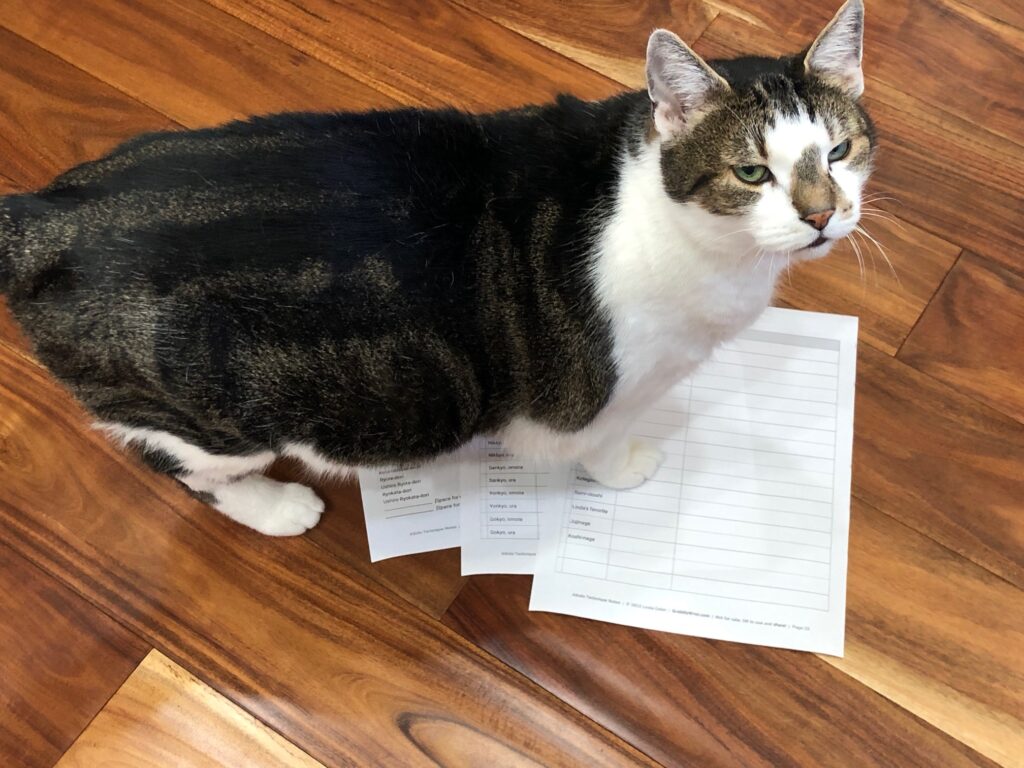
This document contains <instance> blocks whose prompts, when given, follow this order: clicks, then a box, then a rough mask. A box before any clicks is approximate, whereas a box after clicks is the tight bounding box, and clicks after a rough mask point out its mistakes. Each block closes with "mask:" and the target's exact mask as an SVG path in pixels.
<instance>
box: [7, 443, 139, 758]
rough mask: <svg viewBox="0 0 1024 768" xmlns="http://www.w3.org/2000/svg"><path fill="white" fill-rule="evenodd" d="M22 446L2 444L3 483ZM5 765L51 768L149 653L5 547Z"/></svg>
mask: <svg viewBox="0 0 1024 768" xmlns="http://www.w3.org/2000/svg"><path fill="white" fill-rule="evenodd" d="M17 458H18V457H17V453H16V452H15V448H14V447H13V446H11V445H10V444H9V443H7V442H6V441H3V440H0V485H6V484H7V483H9V482H11V471H10V467H11V464H12V463H14V462H16V461H17ZM0 616H2V617H3V619H2V620H0V648H2V649H3V674H2V675H0V765H9V766H19V768H36V767H37V766H38V767H39V768H49V766H51V765H53V763H54V762H55V761H56V760H57V758H59V757H60V755H61V753H62V752H64V750H65V749H67V748H68V746H70V744H71V743H72V742H73V741H74V740H75V738H76V737H77V736H78V734H79V733H81V732H82V729H83V728H85V726H86V725H87V724H88V723H89V720H90V719H92V717H93V716H94V715H95V714H96V713H97V712H98V711H99V710H100V709H101V708H102V707H103V705H104V703H105V702H106V701H107V699H108V698H110V696H111V695H112V694H113V693H114V691H116V690H117V688H118V686H120V685H121V683H122V682H124V679H125V678H126V677H127V676H128V675H129V674H130V673H131V671H132V669H133V668H134V667H135V665H136V664H138V663H139V660H140V659H141V658H142V657H143V656H144V655H145V653H146V650H147V648H146V646H145V644H144V643H143V642H142V641H141V640H140V639H139V638H137V637H136V636H135V635H133V634H132V633H131V632H129V631H128V630H127V629H125V628H124V627H123V626H121V625H120V624H118V623H117V622H115V621H113V620H112V619H110V618H109V617H108V616H107V615H106V614H104V613H103V612H102V611H100V610H99V609H98V608H96V607H95V606H93V605H90V604H89V603H88V602H87V601H85V600H83V599H82V598H81V597H79V596H78V595H76V594H75V593H74V592H72V591H71V590H70V589H68V588H67V587H65V586H64V585H63V584H61V583H60V582H59V581H57V580H56V579H54V578H53V577H52V576H49V575H48V574H46V573H44V572H43V571H41V570H40V569H39V568H37V567H36V566H35V565H33V564H32V563H30V562H29V561H28V560H26V559H25V558H24V557H22V556H21V555H19V554H18V553H16V552H15V551H14V550H13V549H11V547H10V546H8V544H7V542H0Z"/></svg>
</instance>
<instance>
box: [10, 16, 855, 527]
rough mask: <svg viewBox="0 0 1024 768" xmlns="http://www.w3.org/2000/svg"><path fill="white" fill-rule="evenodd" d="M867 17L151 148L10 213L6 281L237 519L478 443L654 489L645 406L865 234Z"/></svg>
mask: <svg viewBox="0 0 1024 768" xmlns="http://www.w3.org/2000/svg"><path fill="white" fill-rule="evenodd" d="M863 23H864V9H863V5H862V2H861V0H849V1H848V2H847V3H846V4H845V5H844V6H843V7H842V8H841V9H840V10H839V11H838V13H837V14H836V16H835V17H834V18H833V20H832V21H831V22H830V23H829V24H828V26H827V27H826V28H825V29H824V30H823V31H822V33H821V34H820V35H819V36H818V37H817V39H816V40H815V41H814V42H813V43H812V44H811V45H810V47H809V48H808V49H806V50H805V51H804V52H802V53H800V54H797V55H794V56H789V57H784V58H780V59H771V58H764V57H744V58H738V59H733V60H724V61H712V62H710V63H707V62H705V61H704V60H702V59H701V58H700V57H699V56H698V55H697V54H695V53H694V52H693V51H692V50H691V49H690V48H689V47H688V46H687V45H686V44H685V43H683V42H682V41H681V40H680V39H679V38H678V37H677V36H676V35H674V34H673V33H671V32H669V31H667V30H663V29H659V30H656V31H654V33H653V34H652V35H651V36H650V39H649V41H648V46H647V59H646V76H647V89H646V90H644V91H636V92H628V93H623V94H621V95H618V96H615V97H612V98H609V99H607V100H604V101H598V102H584V101H580V100H578V99H575V98H571V97H568V96H562V97H559V98H558V100H557V101H556V102H555V103H553V104H547V105H543V106H529V107H524V108H520V109H512V110H508V111H502V112H496V113H492V114H484V115H473V114H467V113H464V112H459V111H456V110H452V109H441V110H420V109H398V110H392V111H373V112H366V113H346V112H340V113H333V114H308V113H300V114H281V115H272V116H266V117H257V118H253V119H250V120H247V121H240V122H234V123H230V124H228V125H225V126H222V127H218V128H212V129H204V130H195V131H185V132H167V133H157V134H149V135H145V136H141V137H139V138H136V139H133V140H131V141H128V142H127V143H125V144H123V145H122V146H121V147H119V148H118V149H116V150H114V151H113V152H112V153H111V154H109V155H107V156H106V157H105V158H103V159H100V160H97V161H95V162H90V163H86V164H84V165H81V166H79V167H77V168H74V169H72V170H70V171H68V172H67V173H65V174H63V175H61V176H60V177H58V178H57V179H56V180H55V181H54V182H52V183H51V184H50V185H49V186H48V187H46V188H45V189H42V190H41V191H39V192H37V193H34V194H20V195H12V196H8V197H6V198H4V199H3V200H2V202H0V290H3V291H4V292H5V293H6V294H7V296H8V301H9V304H10V308H11V310H12V312H13V314H14V316H15V317H16V319H17V320H18V321H19V323H20V324H21V325H22V326H23V328H24V329H25V330H26V332H27V334H28V336H29V337H30V338H31V340H32V343H33V347H34V350H35V354H36V355H37V356H38V358H39V359H40V360H41V361H42V362H43V363H44V364H45V365H46V366H47V367H48V368H49V369H50V370H51V371H52V372H53V373H54V374H55V375H56V376H57V377H58V378H59V379H60V380H62V381H63V382H64V383H65V384H66V385H67V386H68V387H69V388H70V389H71V390H72V391H73V392H74V393H75V395H76V396H77V397H78V398H79V399H80V400H81V401H82V402H83V403H84V404H85V406H86V407H87V408H89V409H90V410H91V412H92V413H93V414H95V417H96V419H97V426H98V427H99V428H102V429H104V430H106V431H107V432H108V433H109V434H110V435H111V436H113V437H114V438H116V439H118V440H120V441H122V442H123V443H124V444H126V445H127V446H129V447H131V448H133V449H135V450H137V451H138V452H139V455H140V456H141V457H142V458H143V459H144V460H145V461H146V462H148V463H149V464H150V465H151V466H152V467H154V468H155V469H157V470H159V471H162V472H165V473H168V474H170V475H171V476H173V477H175V478H177V479H178V480H180V481H181V482H182V483H183V484H184V485H185V486H187V488H188V489H189V490H190V491H191V492H192V493H193V494H195V495H197V496H199V497H200V498H203V499H205V500H206V501H208V502H209V503H210V504H211V505H213V506H214V507H216V508H217V509H218V510H220V511H221V512H223V513H224V514H226V515H228V516H229V517H231V518H233V519H234V520H236V521H238V522H240V523H243V524H245V525H247V526H250V527H252V528H254V529H256V530H258V531H261V532H263V533H266V534H271V535H296V534H300V533H302V532H304V531H305V530H307V529H309V528H310V527H312V526H313V525H315V524H316V522H317V521H318V520H319V518H320V515H321V512H322V511H323V503H322V501H321V500H320V499H319V498H318V497H317V495H316V494H315V493H314V492H313V491H312V490H311V489H310V488H308V487H306V486H305V485H302V484H297V483H282V482H277V481H275V480H271V479H269V478H267V477H265V476H263V475H262V474H261V472H262V470H264V469H265V468H266V467H268V466H269V465H270V464H271V462H272V461H274V459H275V458H276V457H279V456H291V457H295V458H297V459H299V460H301V461H302V462H304V463H305V464H306V465H307V466H308V467H309V468H311V469H312V470H314V471H315V472H322V473H344V472H346V471H350V470H351V469H352V468H353V467H361V466H375V465H383V464H391V463H398V462H410V461H418V460H425V459H430V458H432V457H437V456H440V455H443V454H446V453H448V452H451V451H454V450H456V449H458V448H459V447H460V446H462V445H464V444H465V443H466V442H467V441H469V440H470V439H471V438H472V437H474V436H475V435H477V434H481V433H487V434H497V435H500V436H501V437H502V439H503V440H504V441H505V443H506V444H507V446H508V447H509V448H510V449H511V450H513V451H516V452H521V453H523V454H528V455H531V456H537V457H544V458H550V459H559V460H580V461H581V462H582V463H583V465H584V467H585V468H586V469H587V470H588V471H589V472H590V473H591V474H592V475H593V476H594V478H595V479H596V480H598V481H599V482H601V483H603V484H605V485H607V486H610V487H615V488H626V487H632V486H636V485H638V484H640V483H642V482H644V480H645V479H647V478H649V477H650V476H651V475H652V474H653V473H654V472H655V471H656V469H657V468H658V465H659V462H660V460H661V456H660V454H659V452H658V451H657V450H656V448H654V447H652V446H649V445H646V444H642V443H638V442H634V441H630V440H629V439H627V437H626V436H627V435H628V434H629V426H630V424H631V422H632V421H633V420H634V419H635V418H636V417H637V416H638V415H639V413H640V412H641V411H642V410H643V409H644V408H645V407H646V406H648V405H649V404H650V403H651V402H652V401H653V400H655V399H656V398H658V397H659V396H660V395H661V394H662V393H664V392H665V391H666V390H667V389H668V387H669V386H670V385H672V384H673V383H674V382H676V381H678V380H679V379H680V378H682V377H684V376H686V375H688V374H689V373H690V372H692V371H693V370H694V369H695V368H696V367H697V366H698V365H700V363H701V362H702V361H704V360H706V359H707V358H708V357H709V356H710V355H711V353H712V351H713V350H714V348H715V347H716V345H718V344H719V343H721V342H722V341H724V340H727V339H729V338H731V337H732V336H734V335H735V334H736V333H738V332H739V331H741V330H742V329H743V328H744V327H745V326H747V325H748V324H749V323H751V322H752V321H753V320H754V319H755V318H757V317H758V315H760V314H761V312H762V311H763V310H764V309H765V307H766V306H767V305H768V304H769V302H770V300H771V297H772V292H773V289H774V286H775V283H776V279H777V277H778V275H779V272H780V270H781V269H782V267H783V265H784V264H788V263H790V262H791V261H794V262H799V261H806V260H810V259H817V258H820V257H822V256H824V255H825V254H827V253H828V252H829V250H830V249H831V247H832V245H833V244H834V243H835V241H836V240H838V239H840V238H843V237H846V236H847V235H849V234H850V233H851V232H852V231H853V229H854V227H855V226H856V224H857V221H858V219H859V216H860V198H861V191H862V189H863V186H864V183H865V181H866V180H867V178H868V175H869V173H870V171H871V166H872V158H873V154H874V149H875V135H874V130H873V128H872V124H871V122H870V120H869V118H868V116H867V114H866V112H865V111H864V109H863V107H862V106H861V104H860V103H859V98H860V96H861V93H862V91H863V88H864V80H863V75H862V71H861V56H862V31H863Z"/></svg>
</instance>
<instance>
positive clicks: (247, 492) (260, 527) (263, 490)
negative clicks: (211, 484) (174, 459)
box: [213, 475, 324, 536]
mask: <svg viewBox="0 0 1024 768" xmlns="http://www.w3.org/2000/svg"><path fill="white" fill-rule="evenodd" d="M213 493H214V497H215V499H216V500H215V502H214V506H215V507H216V508H217V509H219V510H220V511H221V512H223V513H224V514H225V515H227V516H228V517H230V518H231V519H232V520H235V521H237V522H239V523H241V524H242V525H247V526H249V527H250V528H252V529H254V530H256V531H259V532H260V533H264V534H266V535H267V536H298V535H299V534H301V533H305V532H306V531H308V530H309V529H310V528H312V527H313V526H314V525H316V524H317V523H318V522H319V521H320V515H321V514H323V511H324V503H323V501H321V500H320V497H319V496H317V495H316V494H315V493H314V492H313V491H312V489H310V488H307V487H306V486H304V485H300V484H299V483H280V482H278V481H276V480H271V479H270V478H267V477H263V476H262V475H249V476H248V477H243V478H242V479H241V480H238V481H236V482H234V483H231V484H229V485H225V486H221V487H219V488H217V489H215V490H214V492H213Z"/></svg>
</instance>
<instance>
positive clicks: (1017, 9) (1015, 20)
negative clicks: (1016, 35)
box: [946, 0, 1024, 29]
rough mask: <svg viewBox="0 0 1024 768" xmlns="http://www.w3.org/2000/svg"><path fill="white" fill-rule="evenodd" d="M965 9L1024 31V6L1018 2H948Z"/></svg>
mask: <svg viewBox="0 0 1024 768" xmlns="http://www.w3.org/2000/svg"><path fill="white" fill-rule="evenodd" d="M946 1H947V2H948V3H951V4H956V5H958V6H960V7H961V8H963V9H964V12H970V11H974V12H975V13H981V14H984V15H986V16H989V17H991V18H992V19H995V20H996V21H1001V22H1003V23H1005V24H1009V25H1010V26H1012V27H1015V28H1016V29H1024V5H1021V4H1020V3H1018V2H1016V0H946Z"/></svg>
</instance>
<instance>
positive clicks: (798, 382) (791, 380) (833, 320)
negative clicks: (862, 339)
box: [530, 308, 857, 656]
mask: <svg viewBox="0 0 1024 768" xmlns="http://www.w3.org/2000/svg"><path fill="white" fill-rule="evenodd" d="M856 350H857V319H856V318H853V317H842V316H837V315H824V314H817V313H811V312H796V311H793V310H785V309H775V308H772V309H769V310H768V311H767V312H766V313H765V314H764V315H763V316H762V317H761V318H760V319H759V320H758V321H757V322H756V323H755V324H754V325H753V326H752V327H751V328H750V329H748V330H747V331H745V332H744V333H742V334H741V335H740V336H739V338H737V339H735V340H734V341H732V342H730V343H727V344H726V345H724V347H722V348H721V349H720V350H719V351H718V352H717V353H716V354H715V355H714V357H713V358H712V360H711V361H709V362H708V363H706V364H705V365H704V366H702V367H701V369H700V370H699V371H698V372H697V374H696V375H694V376H692V377H691V378H690V379H688V380H687V381H684V382H683V383H681V384H679V385H677V386H676V387H675V388H674V389H673V390H672V391H671V392H670V393H669V395H668V396H667V397H666V398H664V400H662V401H661V402H660V403H658V404H657V405H656V406H655V407H654V408H653V409H652V410H651V411H650V412H648V413H647V414H646V415H645V416H644V417H643V418H642V420H641V421H640V422H638V423H637V425H636V427H635V431H634V433H635V436H636V437H638V438H640V439H644V440H649V441H652V442H654V443H656V444H658V445H659V446H660V448H661V450H662V451H663V452H664V453H665V457H666V458H665V462H664V464H663V465H662V466H661V468H660V469H659V471H658V472H657V474H656V475H655V476H654V477H653V478H652V479H651V480H649V481H647V482H646V483H645V484H644V485H642V486H640V487H639V488H636V489H633V490H626V491H614V490H609V489H607V488H603V487H602V486H600V485H598V484H596V483H595V482H593V481H592V480H591V479H590V478H589V477H587V476H586V474H585V473H584V472H583V471H582V470H579V468H577V470H576V471H575V472H573V473H572V476H571V479H570V482H569V489H568V490H569V492H568V493H567V494H566V498H565V502H564V504H563V505H562V509H561V511H560V512H559V513H556V514H553V515H548V516H547V517H544V516H541V517H540V522H541V539H540V545H539V548H538V556H537V560H536V571H535V572H536V576H535V578H534V582H533V592H532V595H531V600H530V608H531V609H532V610H541V611H553V612H557V613H566V614H572V615H576V616H584V617H588V618H592V619H600V620H603V621H611V622H616V623H620V624H629V625H633V626H638V627H646V628H649V629H658V630H666V631H669V632H677V633H681V634H688V635H698V636H701V637H710V638H717V639H722V640H734V641H739V642H746V643H757V644H761V645H770V646H778V647H783V648H793V649H797V650H805V651H816V652H821V653H828V654H833V655H837V656H841V655H842V653H843V636H844V628H845V613H846V558H847V539H848V529H849V512H850V465H851V452H852V442H853V393H854V379H855V366H856Z"/></svg>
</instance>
